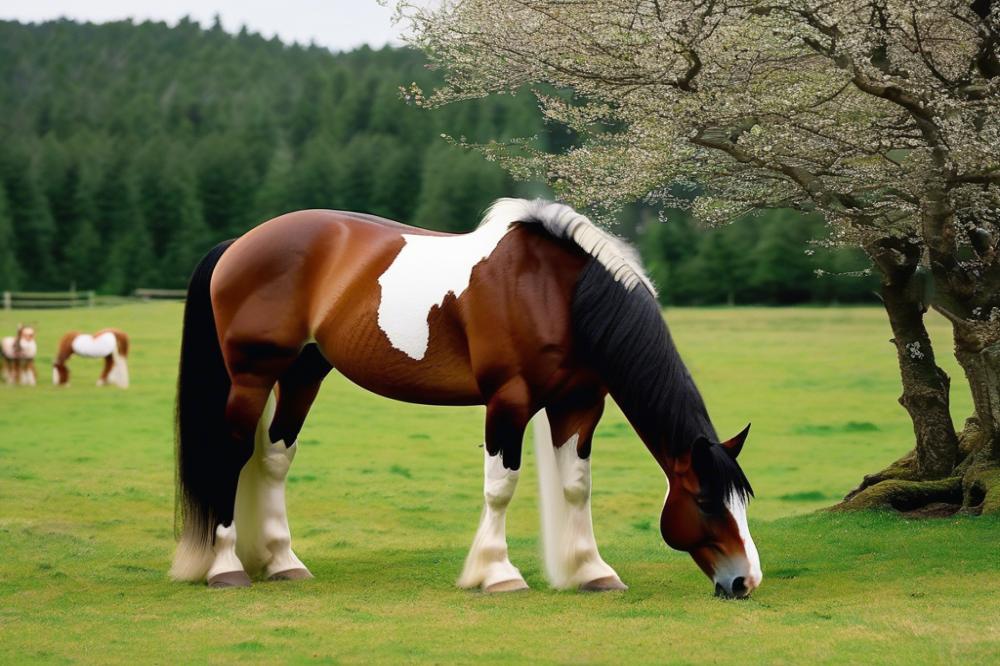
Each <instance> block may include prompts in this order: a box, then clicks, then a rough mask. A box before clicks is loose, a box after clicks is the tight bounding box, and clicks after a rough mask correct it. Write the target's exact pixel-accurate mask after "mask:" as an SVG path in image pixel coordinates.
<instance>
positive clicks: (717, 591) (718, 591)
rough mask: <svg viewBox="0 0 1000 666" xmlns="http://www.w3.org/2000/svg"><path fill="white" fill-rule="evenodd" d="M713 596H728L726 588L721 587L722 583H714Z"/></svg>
mask: <svg viewBox="0 0 1000 666" xmlns="http://www.w3.org/2000/svg"><path fill="white" fill-rule="evenodd" d="M715 596H717V597H728V596H729V595H728V594H727V593H726V588H724V587H722V583H716V584H715Z"/></svg>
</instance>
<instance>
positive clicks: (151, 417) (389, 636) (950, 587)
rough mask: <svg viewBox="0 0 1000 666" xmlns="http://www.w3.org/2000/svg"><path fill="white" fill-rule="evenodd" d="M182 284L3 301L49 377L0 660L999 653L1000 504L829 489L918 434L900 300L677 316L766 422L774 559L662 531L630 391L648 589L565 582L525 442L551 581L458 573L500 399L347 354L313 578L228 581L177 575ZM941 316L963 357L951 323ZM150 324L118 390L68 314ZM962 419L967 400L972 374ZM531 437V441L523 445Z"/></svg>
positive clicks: (713, 389)
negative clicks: (849, 506) (391, 383)
mask: <svg viewBox="0 0 1000 666" xmlns="http://www.w3.org/2000/svg"><path fill="white" fill-rule="evenodd" d="M180 316H181V307H180V306H179V305H176V304H151V305H129V306H122V307H115V308H97V309H92V310H74V311H55V312H31V313H25V312H16V313H10V312H0V332H2V333H3V334H4V335H7V334H9V333H8V331H11V332H12V331H13V329H14V325H15V323H16V321H18V320H22V319H23V320H26V321H32V322H33V323H35V324H36V325H37V327H38V329H39V339H40V348H41V352H40V359H39V361H40V363H39V366H40V379H41V380H42V382H43V384H42V385H41V386H39V387H37V388H35V389H17V388H12V387H0V462H2V464H0V556H2V557H0V663H4V664H10V663H18V662H28V661H30V662H36V661H42V662H84V663H123V662H136V663H164V662H187V663H195V662H213V663H218V662H230V661H237V660H239V661H247V662H291V663H311V662H322V663H335V662H372V661H374V662H399V661H407V662H409V661H430V662H436V663H446V662H471V661H474V660H475V661H489V662H511V661H515V660H516V661H531V662H540V663H579V662H593V663H625V662H628V663H631V662H641V663H663V662H678V663H694V662H718V661H728V660H732V661H734V662H739V663H810V662H816V661H819V662H845V663H846V662H853V663H857V662H861V661H865V662H873V661H875V662H883V663H900V664H904V663H905V664H912V663H942V662H962V663H972V662H978V663H997V662H998V659H1000V601H998V599H1000V597H998V593H997V576H998V574H1000V522H998V521H997V520H995V519H988V518H949V519H940V520H919V521H918V520H908V519H903V518H900V517H897V516H894V515H887V514H866V515H839V514H826V513H816V511H817V510H819V509H821V508H823V507H825V506H828V505H830V504H832V503H834V502H835V501H836V500H837V499H839V498H840V497H841V496H842V495H843V494H844V493H845V492H846V491H848V490H849V489H850V488H852V487H853V485H854V484H856V483H857V482H858V481H859V479H860V478H861V476H862V474H864V473H865V472H871V471H874V470H876V469H878V468H880V466H882V465H884V464H886V463H889V462H891V461H892V460H894V459H895V458H896V457H898V456H899V455H901V454H903V453H905V452H906V451H907V450H908V449H909V448H910V446H911V443H912V432H911V431H910V426H909V422H908V421H907V418H906V415H905V413H904V411H903V410H902V408H900V407H899V406H898V405H897V403H896V397H897V395H898V394H899V381H898V378H897V375H896V370H895V355H894V349H893V347H892V346H891V345H890V344H888V342H887V340H888V338H889V337H890V333H889V330H888V325H887V323H886V322H885V319H884V315H883V314H882V313H881V312H880V311H879V310H877V309H854V308H851V309H786V310H772V309H735V310H732V309H722V310H676V311H670V312H669V313H668V320H669V322H670V325H671V328H672V331H673V333H674V336H675V338H676V339H677V342H678V345H679V346H680V348H681V352H682V354H684V356H685V358H686V360H687V362H688V364H689V366H690V367H691V371H692V373H693V374H694V376H695V378H696V379H697V381H698V383H699V385H700V387H701V389H702V391H703V392H704V394H705V397H706V401H707V404H708V406H709V409H710V410H711V413H712V415H713V418H714V420H715V423H716V425H717V426H718V428H719V430H720V434H721V435H724V436H729V435H731V434H734V433H735V432H737V431H738V430H739V429H740V428H741V427H742V426H743V425H744V424H745V423H746V422H747V421H748V420H752V421H753V430H752V432H751V435H750V440H749V442H748V444H747V446H746V448H745V450H744V453H743V455H742V457H741V462H742V463H743V465H744V468H745V469H746V470H747V473H748V476H749V478H750V480H751V482H752V483H753V485H754V488H755V489H756V491H757V500H756V501H754V502H753V503H752V504H751V506H750V526H751V530H752V532H753V534H754V537H755V540H756V543H757V546H758V548H759V550H760V554H761V560H762V564H763V569H764V582H763V585H762V587H761V588H760V589H759V590H758V591H757V592H756V593H755V594H754V596H753V598H752V599H750V600H748V601H743V602H726V601H721V600H717V599H715V598H713V597H712V595H711V592H712V586H711V583H710V582H709V581H708V580H707V579H706V578H705V577H704V576H703V575H702V574H701V573H700V572H699V571H698V570H697V568H696V567H695V565H694V564H693V562H692V561H691V560H690V558H689V557H688V556H687V555H686V554H683V553H676V552H673V551H670V550H668V549H667V548H666V547H665V546H664V545H663V543H662V542H661V540H660V536H659V533H658V529H657V524H658V522H657V521H658V516H659V510H660V507H661V504H662V501H663V494H664V487H665V486H664V481H663V478H662V475H661V474H660V472H659V470H658V468H657V467H656V465H655V464H654V462H653V460H652V458H651V457H650V456H649V455H648V454H647V452H646V451H645V449H644V448H643V446H642V445H641V444H640V443H639V441H638V439H637V438H636V437H635V435H634V434H633V433H632V432H631V430H630V429H629V428H628V427H627V425H626V424H625V422H624V420H623V419H622V417H621V415H620V414H619V413H618V412H617V410H615V409H610V410H609V411H608V413H607V415H606V416H605V418H604V421H603V423H602V425H601V427H600V429H599V431H598V436H597V441H596V443H595V448H594V487H595V491H594V502H593V503H594V520H595V527H596V531H597V536H598V543H599V544H600V545H601V550H602V554H603V556H604V558H605V559H606V560H607V561H608V562H609V563H610V564H612V566H615V567H616V568H617V570H618V572H619V573H620V574H621V576H622V578H623V579H624V580H625V582H626V583H628V584H629V585H630V586H631V589H630V590H629V591H627V592H625V593H614V594H605V595H586V594H579V593H567V592H553V591H551V590H549V589H548V588H547V587H546V584H545V581H544V578H543V575H542V571H541V562H540V557H539V552H538V551H539V546H538V514H537V505H536V501H535V500H536V496H537V488H536V481H535V477H534V465H533V460H532V454H531V453H530V451H528V453H527V456H526V463H525V472H524V475H523V476H522V481H521V485H520V487H519V488H518V492H517V495H516V496H515V498H514V502H513V504H512V505H511V510H510V512H509V521H508V534H509V541H510V551H511V560H512V561H513V562H514V564H516V565H518V566H519V567H520V568H521V570H522V572H523V573H524V574H525V577H526V579H527V581H528V583H529V584H530V585H531V586H532V587H533V590H531V591H529V592H524V593H516V594H513V595H500V596H487V595H482V594H479V593H470V592H465V591H462V590H459V589H457V588H455V587H454V584H453V583H454V580H455V578H456V577H457V576H458V573H459V571H460V569H461V564H462V561H463V559H464V556H465V553H466V549H467V547H468V545H469V543H470V542H471V539H472V535H473V532H474V531H475V527H476V524H477V521H478V518H479V512H480V508H481V495H480V492H481V483H482V479H481V469H482V465H481V460H482V459H481V455H482V453H481V450H480V449H479V448H478V445H479V444H480V442H481V441H482V439H481V427H482V416H483V410H482V409H480V408H462V409H452V408H440V407H423V406H417V405H408V404H401V403H395V402H391V401H388V400H385V399H383V398H379V397H377V396H374V395H371V394H368V393H366V392H364V391H362V390H361V389H358V388H356V387H354V386H352V385H351V384H349V383H348V382H347V381H346V380H344V379H343V378H341V377H339V376H332V377H331V378H330V379H329V380H328V381H327V383H326V385H325V387H324V389H323V392H322V394H321V395H320V398H319V400H318V401H317V403H316V405H315V407H314V408H313V414H312V416H311V419H310V420H309V421H308V422H307V424H306V427H305V429H304V431H303V433H302V435H301V437H300V440H299V441H300V444H301V451H300V452H299V455H298V458H297V459H296V462H295V465H294V466H293V468H292V471H291V476H290V483H289V487H288V493H289V499H288V502H289V510H290V517H291V522H292V532H293V536H294V540H295V546H296V548H295V549H296V552H297V553H298V555H299V556H300V557H301V558H302V559H303V560H304V561H305V562H306V564H307V565H309V566H310V568H311V569H312V571H313V573H314V574H315V575H316V579H315V580H312V581H306V582H301V583H258V584H256V585H255V586H254V587H253V588H251V589H249V590H223V591H209V590H207V589H206V588H205V587H204V586H202V585H189V584H176V583H171V582H170V581H169V580H168V579H167V576H166V571H167V568H168V566H169V562H170V557H171V552H172V547H173V531H172V521H173V467H172V447H173V445H172V409H173V407H172V403H173V389H174V386H173V385H174V380H175V371H176V363H177V360H176V354H177V349H178V346H179V343H178V339H179V328H180V326H179V322H180ZM932 324H933V333H934V337H935V340H936V341H937V344H938V353H939V355H940V356H941V357H942V361H943V364H944V365H945V366H946V368H947V370H948V371H949V372H950V373H951V374H952V376H953V377H956V381H955V385H956V387H959V388H960V389H961V387H962V382H961V381H959V380H958V378H959V375H960V373H959V370H958V369H957V367H956V366H955V364H954V362H953V361H952V359H951V358H950V343H949V339H948V331H947V328H946V326H945V324H944V322H943V321H942V320H939V319H935V320H934V321H933V322H932ZM103 326H118V327H121V328H123V329H125V330H126V331H128V332H129V333H130V334H131V335H132V338H133V347H134V351H133V354H132V358H131V373H132V381H133V387H132V388H131V389H130V390H128V391H121V390H118V389H111V388H105V389H98V388H96V387H94V385H93V383H94V381H95V380H96V378H97V375H98V373H99V362H97V361H93V360H87V359H74V360H73V361H72V362H71V369H72V371H73V384H72V385H71V386H70V387H68V388H63V389H56V388H54V387H52V386H51V385H50V383H49V382H50V374H51V370H50V362H51V354H52V352H53V351H54V348H55V343H56V340H57V338H58V336H59V335H61V334H62V333H63V332H64V331H65V330H68V329H71V328H72V329H79V330H85V331H90V330H95V329H97V328H100V327H103ZM953 402H954V411H955V414H956V416H958V417H964V416H965V415H966V414H967V413H968V411H969V409H970V404H969V399H968V397H967V395H965V393H964V391H963V390H958V391H956V395H955V396H954V398H953ZM526 448H527V449H530V445H529V446H527V447H526Z"/></svg>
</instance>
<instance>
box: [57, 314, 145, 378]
mask: <svg viewBox="0 0 1000 666" xmlns="http://www.w3.org/2000/svg"><path fill="white" fill-rule="evenodd" d="M128 347H129V342H128V336H127V335H126V334H125V333H124V332H123V331H119V330H118V329H116V328H105V329H103V330H100V331H98V332H97V333H94V334H93V335H89V334H87V333H78V332H76V331H70V332H69V333H67V334H66V335H64V336H62V338H61V339H60V340H59V349H58V351H57V352H56V360H55V361H54V362H53V363H52V383H53V384H55V385H56V386H65V385H67V384H69V367H68V366H67V365H66V361H67V360H69V357H70V356H72V355H73V354H76V355H77V356H83V357H84V358H103V359H104V369H103V370H102V371H101V376H100V377H98V379H97V385H98V386H118V387H121V388H128Z"/></svg>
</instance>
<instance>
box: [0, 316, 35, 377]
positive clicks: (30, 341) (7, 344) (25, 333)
mask: <svg viewBox="0 0 1000 666" xmlns="http://www.w3.org/2000/svg"><path fill="white" fill-rule="evenodd" d="M0 352H2V354H3V380H4V382H6V383H8V384H24V385H25V386H34V385H35V384H37V383H38V376H37V375H36V373H35V355H36V354H37V353H38V343H37V342H36V341H35V329H34V328H32V327H31V326H25V325H23V324H18V325H17V334H16V335H9V336H7V337H5V338H3V340H0Z"/></svg>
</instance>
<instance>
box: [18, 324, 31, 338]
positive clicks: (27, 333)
mask: <svg viewBox="0 0 1000 666" xmlns="http://www.w3.org/2000/svg"><path fill="white" fill-rule="evenodd" d="M17 340H18V342H34V341H35V329H34V327H32V326H24V325H23V324H18V327H17Z"/></svg>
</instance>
